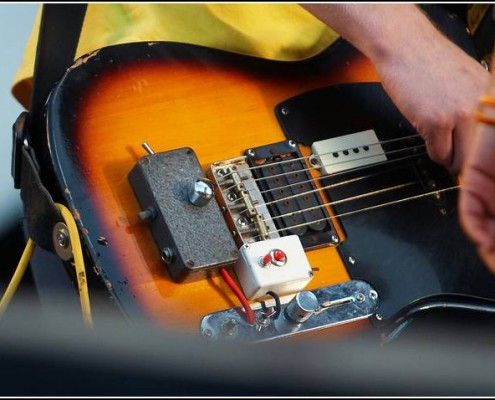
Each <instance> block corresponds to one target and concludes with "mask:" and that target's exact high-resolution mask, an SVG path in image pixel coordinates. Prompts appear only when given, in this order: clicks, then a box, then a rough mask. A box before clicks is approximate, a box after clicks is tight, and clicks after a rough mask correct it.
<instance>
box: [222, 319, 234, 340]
mask: <svg viewBox="0 0 495 400" xmlns="http://www.w3.org/2000/svg"><path fill="white" fill-rule="evenodd" d="M221 329H222V333H223V334H224V335H225V336H233V335H234V334H235V333H236V332H237V321H236V320H235V319H234V318H229V319H228V320H225V321H224V322H223V323H222V325H221Z"/></svg>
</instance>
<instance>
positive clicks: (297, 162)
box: [46, 42, 495, 340]
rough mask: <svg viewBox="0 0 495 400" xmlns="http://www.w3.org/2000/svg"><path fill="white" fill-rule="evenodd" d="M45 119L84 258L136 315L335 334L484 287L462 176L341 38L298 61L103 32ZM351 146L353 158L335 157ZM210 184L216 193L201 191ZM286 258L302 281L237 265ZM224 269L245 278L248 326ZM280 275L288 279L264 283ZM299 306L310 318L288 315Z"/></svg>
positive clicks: (210, 326) (197, 328)
mask: <svg viewBox="0 0 495 400" xmlns="http://www.w3.org/2000/svg"><path fill="white" fill-rule="evenodd" d="M390 110H392V111H390ZM46 118H47V125H46V126H47V129H48V135H47V136H48V144H49V149H50V157H51V160H52V161H53V169H54V171H55V176H56V178H57V183H58V186H59V187H60V195H61V196H62V197H63V200H64V201H65V202H66V204H67V205H68V206H69V207H70V209H71V211H72V213H73V214H74V216H75V217H76V220H77V222H78V227H79V231H80V233H81V237H82V240H83V244H84V248H85V255H86V257H85V259H86V269H87V270H88V271H95V273H96V274H97V275H98V276H99V278H100V279H101V280H102V281H103V282H104V283H105V286H106V288H107V289H108V292H109V293H110V295H111V297H112V298H113V300H114V301H115V303H116V304H117V305H118V306H119V308H120V310H121V311H122V312H123V314H125V315H126V316H127V317H129V318H130V319H131V320H148V321H153V322H154V323H157V324H158V325H160V326H163V327H165V328H166V329H170V330H176V331H184V332H189V333H197V334H201V333H203V335H205V336H208V337H220V336H222V334H224V336H227V337H231V336H236V335H238V336H243V335H245V336H246V337H249V338H250V339H253V340H256V339H257V336H256V335H258V334H259V332H261V334H260V335H262V336H259V338H263V339H264V340H265V339H271V338H274V337H277V336H285V335H286V334H287V335H288V334H290V332H292V333H294V332H298V331H300V332H303V331H304V326H306V327H311V329H309V328H308V329H307V331H308V332H309V331H317V332H318V334H319V335H321V336H322V337H329V336H331V335H332V332H334V331H335V332H337V331H339V332H340V331H342V329H344V325H345V327H346V328H345V330H346V332H348V331H349V330H350V331H354V330H356V331H359V330H361V329H362V328H363V327H364V328H366V329H367V328H369V327H370V326H372V325H373V324H369V321H370V320H372V322H374V323H380V321H384V320H387V319H390V318H393V317H394V316H396V315H397V313H399V312H400V311H401V310H403V309H404V308H405V307H408V306H410V304H412V303H414V302H415V301H417V300H419V299H423V298H428V297H429V296H438V295H444V294H446V293H456V294H465V295H480V296H482V295H485V294H487V297H489V295H488V293H490V291H491V290H492V289H493V286H494V284H493V279H492V278H491V277H489V276H487V275H485V272H484V268H483V266H482V265H480V264H479V261H477V260H476V256H475V252H474V251H473V249H472V248H471V247H470V246H469V243H467V241H466V240H465V238H464V237H463V235H462V233H460V229H459V227H458V226H457V218H456V214H455V196H456V189H457V183H456V181H455V179H452V177H450V176H449V175H448V174H447V173H446V171H443V169H442V168H441V167H439V166H436V165H435V164H433V163H431V161H429V160H428V158H427V155H426V152H425V148H424V143H422V142H421V140H420V138H419V137H418V135H417V134H415V132H413V131H411V128H410V127H409V126H408V125H407V122H405V120H403V119H402V117H401V116H400V114H399V113H398V111H397V110H395V109H393V106H392V105H391V103H390V102H389V100H388V99H387V98H386V96H385V95H384V93H383V91H382V89H381V86H380V84H379V82H378V77H377V74H376V72H375V70H374V69H373V67H372V66H371V64H370V62H369V61H368V60H367V59H366V58H365V57H363V56H362V55H361V54H360V53H359V52H357V51H356V50H355V49H354V48H352V47H351V46H349V45H348V44H346V43H345V42H339V43H337V44H335V45H334V46H333V47H332V48H331V49H328V50H327V51H326V52H324V53H322V54H321V55H319V56H317V57H315V58H313V59H310V60H305V61H300V62H276V61H267V60H261V59H257V58H253V57H248V56H242V55H237V54H231V53H227V52H223V51H219V50H214V49H209V48H204V47H199V46H193V45H185V44H178V43H160V42H158V43H134V44H128V45H118V46H112V47H108V48H103V49H100V50H98V51H95V52H93V53H91V54H88V55H86V56H84V57H82V58H81V59H80V60H78V61H77V62H76V63H75V64H74V65H73V66H72V67H71V68H69V69H68V70H67V72H66V74H65V75H64V77H63V78H62V79H61V80H60V82H59V83H58V84H57V86H56V87H55V89H54V90H53V91H52V93H51V95H50V98H49V100H48V102H47V113H46ZM362 132H368V133H364V134H363V133H362ZM370 132H371V133H370ZM368 134H371V135H372V136H367V135H368ZM363 135H364V136H363ZM340 139H342V140H343V141H339V140H340ZM291 146H292V148H293V149H294V151H293V152H292V150H291V149H290V147H291ZM339 146H340V148H339ZM373 146H379V148H380V151H379V153H373V154H374V155H373V156H372V157H371V156H368V155H367V153H366V152H367V151H369V150H370V147H373ZM346 152H347V154H345V153H346ZM349 152H350V155H349ZM358 153H359V154H358ZM258 154H262V155H261V156H259V157H257V155H258ZM356 154H357V155H356ZM346 156H348V157H351V158H352V157H354V158H353V160H358V161H357V162H358V164H356V161H354V163H351V167H342V164H340V162H341V160H344V159H346ZM339 157H340V158H339ZM366 157H368V158H369V159H367V158H366ZM359 160H361V161H359ZM363 160H364V161H363ZM329 163H330V164H329ZM328 165H331V167H329V166H328ZM232 167H234V168H232ZM236 167H239V168H238V169H236ZM286 167H287V168H289V169H288V170H287V168H286ZM241 168H244V169H245V171H247V173H248V175H249V176H243V175H242V173H240V172H239V170H240V169H241ZM236 171H237V172H236ZM270 171H271V172H270ZM234 172H235V173H234ZM222 175H223V177H222ZM234 178H237V179H238V182H237V181H236V179H234ZM222 179H223V180H222ZM280 179H282V180H283V186H280V185H282V183H280V182H279V181H280ZM284 179H287V180H286V181H285V180H284ZM297 182H299V184H297ZM197 183H199V184H203V186H201V188H202V189H197V188H196V191H195V184H197ZM240 184H245V185H246V186H248V184H249V185H251V186H250V188H251V189H250V188H247V189H245V187H244V186H240V187H241V189H244V191H243V190H238V189H239V186H235V185H240ZM280 187H282V189H280ZM233 188H236V190H233ZM277 188H278V189H277ZM298 188H299V189H298ZM203 189H204V190H207V189H211V190H212V192H213V196H211V194H210V197H209V198H208V199H207V200H203V199H202V198H201V196H202V195H203V192H202V191H201V190H203ZM252 191H256V193H257V195H256V196H258V197H255V195H254V194H252ZM258 191H259V193H258ZM242 193H247V200H246V199H241V200H239V196H240V195H242ZM260 193H261V194H260ZM229 196H230V197H229ZM232 196H234V197H235V198H231V197H232ZM260 196H261V197H260ZM277 196H278V197H277ZM452 199H454V200H453V201H452ZM203 201H204V204H203ZM229 201H231V202H232V204H230V205H229ZM284 201H285V203H284ZM305 201H306V203H307V204H306V203H305ZM277 202H278V203H277ZM296 203H297V204H296ZM263 204H265V205H263ZM250 206H251V207H253V209H252V210H256V211H254V212H253V213H251V214H250V213H249V212H248V211H247V210H248V209H249V207H250ZM284 207H286V208H284ZM294 207H295V208H294ZM252 210H251V211H252ZM261 210H263V212H264V213H262V212H261ZM305 210H306V211H305ZM308 210H309V211H308ZM257 211H259V212H257ZM320 216H323V217H320ZM270 219H271V220H272V222H270V223H268V221H269V220H270ZM291 221H292V222H291ZM297 221H299V222H297ZM301 221H302V222H301ZM296 225H297V226H296ZM446 231H448V234H447V237H449V238H450V239H449V240H450V241H448V242H447V241H446V240H445V238H442V237H441V235H443V234H444V233H445V232H446ZM274 232H275V233H278V234H277V235H275V236H272V235H273V233H274ZM425 232H426V233H425ZM243 235H244V236H243ZM439 235H440V236H439ZM294 238H295V239H294ZM293 240H296V242H294V241H293ZM271 241H273V242H271ZM300 242H301V243H302V244H300ZM263 243H265V244H263ZM266 243H268V244H266ZM270 243H274V244H273V245H272V244H270ZM292 243H295V245H292ZM456 243H462V245H461V246H457V245H456ZM216 244H218V247H217V246H216ZM300 248H301V249H302V250H300ZM253 249H254V250H253ZM466 249H467V250H466ZM272 250H280V251H281V252H278V253H277V252H275V253H274V252H272ZM250 251H253V253H250ZM284 256H285V257H286V259H284ZM250 257H251V259H250ZM453 259H454V260H453ZM473 260H474V261H473ZM280 261H282V262H281V265H278V264H277V262H280ZM284 262H287V263H289V262H295V263H296V264H297V265H296V269H297V268H306V269H308V270H309V275H308V279H307V280H303V282H302V283H301V282H300V276H298V273H299V272H298V270H297V271H296V272H293V273H294V274H295V275H294V276H296V277H295V278H294V279H293V280H291V278H290V273H288V275H284V274H283V273H282V274H281V275H279V276H278V277H277V278H276V279H278V280H281V281H282V283H273V282H271V281H270V282H271V283H266V282H265V278H266V277H261V278H259V279H261V283H259V282H258V281H257V280H256V279H258V278H253V277H252V276H248V277H243V278H242V279H240V277H239V268H258V269H260V270H263V271H266V270H268V269H269V268H268V267H270V268H272V269H277V268H278V270H280V271H283V269H284V265H285V264H284ZM468 264H469V266H468ZM239 265H241V267H240V266H239ZM285 267H287V266H286V265H285ZM220 269H225V270H226V271H227V272H228V273H229V274H230V276H231V277H232V278H233V279H234V281H236V283H237V284H238V285H239V286H240V287H241V288H244V291H247V289H246V288H249V291H251V292H252V293H251V296H248V297H251V298H250V300H251V303H252V305H253V309H254V310H255V311H256V317H257V322H256V324H255V326H252V325H249V324H246V322H245V315H244V313H243V310H242V307H240V306H241V304H240V303H239V299H238V297H237V296H236V295H235V294H234V292H233V291H232V289H231V287H229V286H228V285H227V283H226V281H225V280H224V279H223V278H222V276H221V275H220V274H219V270H220ZM447 270H448V271H449V272H447ZM249 273H253V272H249ZM267 279H268V278H267ZM270 279H271V278H270ZM253 280H254V283H253ZM285 280H287V281H285ZM246 282H247V283H246ZM294 282H296V283H297V282H299V283H297V284H294ZM480 282H483V283H482V284H481V283H480ZM353 283H357V284H363V285H366V286H364V289H363V290H361V289H359V288H357V289H356V288H354V287H353V286H352V285H353ZM348 285H351V286H352V287H351V286H349V287H348ZM273 288H276V290H280V291H281V292H280V293H275V297H273V295H269V296H268V297H267V296H265V294H266V292H268V291H270V289H271V291H272V292H273V291H276V290H274V289H273ZM349 290H350V292H349V293H348V291H349ZM255 292H256V293H255ZM297 293H302V294H308V293H309V295H310V297H311V298H309V299H305V298H302V297H301V298H298V299H297V301H296V297H295V296H296V294H297ZM491 293H495V292H493V291H491ZM90 294H91V293H90ZM272 294H273V293H272ZM325 296H326V297H325ZM332 296H334V297H333V298H332ZM363 296H364V297H366V300H364V301H363ZM323 298H324V299H323ZM260 299H261V300H260ZM314 299H316V301H317V304H316V307H313V306H312V305H311V302H312V301H314ZM322 299H323V300H322ZM370 301H371V302H372V303H373V304H371V305H369V304H368V306H367V307H369V308H368V309H366V310H364V311H363V310H360V309H359V304H360V302H362V304H364V303H367V302H370ZM277 302H278V303H280V302H281V304H278V305H277ZM289 304H290V305H291V307H292V308H291V309H290V310H289V309H287V308H288V307H289ZM294 307H298V310H296V311H299V312H304V311H306V312H307V314H308V316H310V314H311V316H310V318H309V319H308V320H307V321H304V318H303V317H301V318H300V320H297V317H294V315H295V314H294V313H296V311H294V309H293V308H294ZM308 307H309V308H311V307H313V309H312V310H309V311H308V310H307V308H308ZM345 307H348V308H347V309H346V308H345ZM349 307H351V308H349ZM352 307H354V308H352ZM277 308H278V309H277ZM339 310H340V311H339ZM342 310H347V312H351V313H355V314H353V315H351V316H349V315H347V316H346V315H342ZM276 311H282V313H281V314H282V315H277V318H278V319H275V318H274V317H273V314H274V313H275V312H276ZM360 312H361V314H360ZM290 313H292V317H293V319H290V318H289V317H290V316H291V315H290ZM339 313H340V314H339ZM344 314H345V313H344ZM324 315H326V317H325V318H323V316H324ZM335 315H337V317H334V316H335ZM339 315H340V316H339ZM260 317H262V318H261V320H260ZM205 318H209V319H205ZM332 318H333V319H332ZM335 318H336V319H335ZM280 320H284V321H285V322H283V323H282V322H279V321H280ZM289 320H290V321H289ZM311 321H314V322H311ZM358 321H360V322H358ZM215 324H216V325H215ZM277 324H279V325H280V324H282V325H284V324H285V325H284V326H280V327H279V328H277ZM311 324H312V325H311ZM337 326H338V327H339V328H337ZM327 327H328V329H322V328H327ZM277 329H278V331H277ZM244 331H246V332H247V333H243V332H244ZM263 332H267V333H266V334H264V333H263ZM269 332H272V333H269ZM274 332H275V333H274ZM277 332H278V333H277ZM263 335H264V336H263Z"/></svg>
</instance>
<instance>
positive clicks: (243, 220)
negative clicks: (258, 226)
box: [237, 217, 248, 226]
mask: <svg viewBox="0 0 495 400" xmlns="http://www.w3.org/2000/svg"><path fill="white" fill-rule="evenodd" d="M237 224H238V225H239V226H246V225H247V224H248V222H247V220H246V218H244V217H241V218H239V219H238V220H237Z"/></svg>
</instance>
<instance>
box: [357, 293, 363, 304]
mask: <svg viewBox="0 0 495 400" xmlns="http://www.w3.org/2000/svg"><path fill="white" fill-rule="evenodd" d="M364 299H365V297H364V294H362V293H358V294H357V295H356V300H357V301H358V302H360V303H362V302H363V301H364Z"/></svg>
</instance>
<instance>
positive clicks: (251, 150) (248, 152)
mask: <svg viewBox="0 0 495 400" xmlns="http://www.w3.org/2000/svg"><path fill="white" fill-rule="evenodd" d="M255 154H256V153H255V152H254V150H253V149H249V150H248V151H247V155H248V156H249V157H254V155H255Z"/></svg>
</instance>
